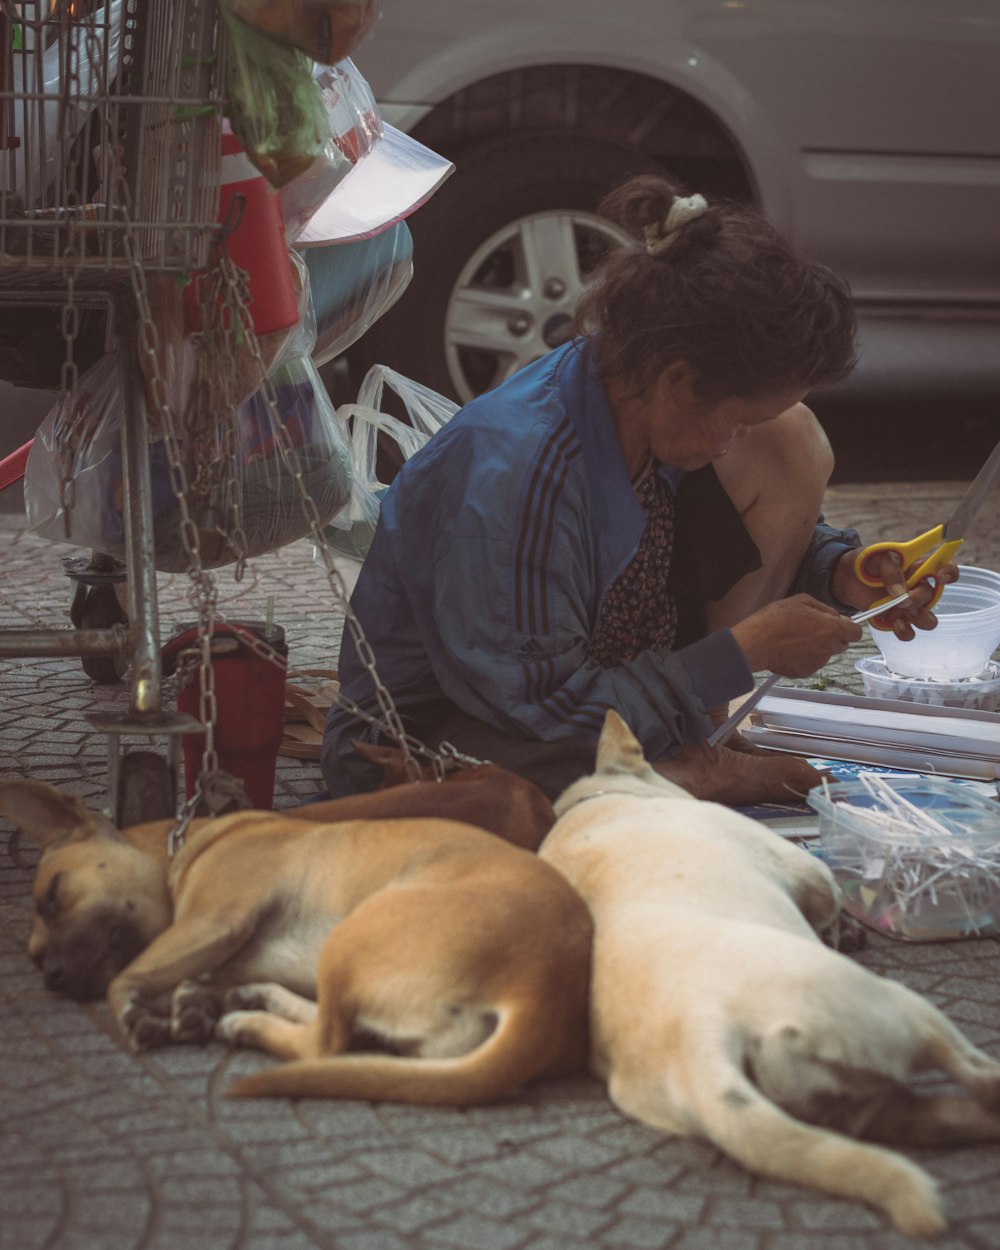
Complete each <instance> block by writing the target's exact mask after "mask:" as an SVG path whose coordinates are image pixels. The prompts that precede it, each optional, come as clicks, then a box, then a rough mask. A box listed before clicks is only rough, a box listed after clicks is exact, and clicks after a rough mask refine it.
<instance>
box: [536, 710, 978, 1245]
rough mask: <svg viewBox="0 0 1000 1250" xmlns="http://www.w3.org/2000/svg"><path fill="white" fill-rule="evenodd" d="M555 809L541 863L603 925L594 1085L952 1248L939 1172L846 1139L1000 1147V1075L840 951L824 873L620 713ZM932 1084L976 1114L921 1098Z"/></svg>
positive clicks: (646, 1116)
mask: <svg viewBox="0 0 1000 1250" xmlns="http://www.w3.org/2000/svg"><path fill="white" fill-rule="evenodd" d="M555 808H556V813H557V815H558V816H559V819H558V820H557V822H556V825H555V827H554V828H553V830H552V832H551V833H550V834H549V836H548V838H547V839H546V840H545V842H544V843H543V845H542V848H541V851H540V854H541V856H542V857H543V858H544V859H546V860H548V862H549V863H551V864H554V865H555V866H556V867H557V868H558V869H559V870H560V871H561V872H563V873H564V874H565V875H566V876H567V877H568V878H569V880H570V881H571V882H572V883H573V884H574V885H575V886H576V887H577V889H578V890H579V891H580V893H581V894H582V895H583V896H584V898H585V899H586V900H587V903H588V904H589V905H590V908H591V910H592V912H593V915H594V920H595V937H594V973H593V982H592V987H591V1036H592V1052H591V1066H592V1068H593V1069H594V1071H595V1072H596V1073H597V1074H598V1075H599V1076H601V1077H604V1078H606V1079H607V1081H608V1087H609V1093H610V1095H611V1098H612V1100H613V1101H614V1102H615V1103H616V1104H617V1105H618V1106H619V1107H620V1108H621V1109H622V1110H623V1111H624V1112H626V1113H627V1114H629V1115H633V1116H635V1117H636V1118H637V1119H640V1120H643V1121H645V1122H646V1123H647V1124H651V1125H653V1126H655V1127H656V1128H660V1129H663V1130H664V1131H666V1132H668V1133H676V1134H682V1135H685V1136H688V1135H697V1136H701V1137H705V1138H708V1139H709V1140H710V1141H711V1142H713V1143H714V1144H715V1145H716V1146H718V1147H719V1148H720V1149H722V1150H724V1151H726V1152H727V1153H728V1154H730V1155H731V1156H732V1157H733V1158H734V1159H736V1160H738V1161H739V1162H740V1163H742V1164H743V1165H744V1166H745V1167H747V1168H750V1169H751V1170H753V1171H755V1172H760V1173H762V1174H764V1175H766V1176H773V1177H778V1178H780V1179H782V1180H789V1181H797V1182H799V1183H800V1184H803V1185H812V1186H815V1187H816V1188H817V1189H822V1190H827V1191H829V1192H831V1193H835V1194H841V1195H844V1196H847V1197H852V1198H858V1199H862V1200H865V1201H867V1202H870V1203H872V1204H874V1205H875V1206H878V1207H882V1208H883V1209H884V1210H885V1211H887V1212H888V1214H889V1215H890V1216H891V1218H892V1219H893V1221H894V1222H895V1224H896V1226H897V1227H898V1228H899V1229H900V1230H902V1231H903V1232H906V1233H910V1234H912V1235H929V1234H932V1233H936V1232H938V1231H940V1230H941V1229H942V1228H943V1227H944V1220H943V1218H942V1215H941V1208H940V1205H939V1201H938V1197H937V1192H936V1188H935V1185H934V1182H933V1181H932V1180H931V1178H930V1177H929V1176H928V1175H927V1174H926V1173H925V1172H924V1171H922V1170H921V1169H920V1168H918V1167H916V1166H915V1165H914V1164H912V1163H910V1162H909V1161H908V1160H906V1159H904V1158H903V1157H902V1156H901V1155H898V1154H895V1153H893V1152H892V1151H889V1150H885V1149H883V1148H881V1147H877V1146H870V1145H863V1144H860V1143H859V1142H857V1141H854V1140H851V1137H850V1136H844V1135H842V1134H850V1135H855V1134H857V1135H861V1134H864V1135H865V1136H870V1137H873V1138H877V1139H882V1140H887V1141H893V1142H897V1143H901V1144H908V1145H931V1144H942V1143H950V1142H969V1141H980V1140H989V1139H995V1138H1000V1117H998V1116H997V1115H995V1114H992V1112H993V1111H994V1110H995V1109H998V1108H1000V1063H997V1062H995V1061H994V1060H993V1059H991V1058H990V1057H989V1056H988V1055H986V1054H984V1053H983V1052H982V1051H980V1050H977V1049H976V1047H974V1046H973V1045H972V1044H971V1043H970V1042H969V1041H968V1040H967V1039H966V1038H964V1037H963V1036H962V1034H961V1033H959V1031H958V1030H957V1029H956V1028H955V1027H954V1026H953V1025H952V1024H951V1023H950V1022H949V1021H948V1020H947V1019H946V1018H945V1016H944V1015H942V1014H941V1012H940V1011H938V1010H937V1009H936V1008H935V1007H932V1006H931V1005H930V1003H928V1002H927V1001H926V1000H925V999H923V998H921V997H920V996H919V995H917V994H915V993H913V992H912V991H911V990H908V989H906V988H904V987H903V986H902V985H899V984H897V983H895V982H893V981H889V980H885V979H883V978H880V977H877V976H875V975H874V974H873V973H870V972H868V971H866V970H865V969H864V968H861V967H860V966H858V965H857V964H854V963H852V962H851V961H850V960H849V959H847V958H845V957H844V956H843V955H838V954H836V953H835V952H834V951H832V950H830V949H828V948H827V947H825V946H824V945H823V944H822V942H821V941H820V940H819V938H818V937H817V933H818V932H820V931H822V930H824V929H826V928H828V927H829V926H832V925H834V924H835V923H836V917H837V912H838V905H839V898H838V890H837V887H836V885H835V883H834V880H833V877H832V876H831V874H830V872H829V870H828V869H827V868H826V867H825V865H823V864H822V863H821V862H820V861H819V860H817V859H815V858H814V857H813V856H811V855H809V854H808V853H807V852H806V851H804V850H802V849H800V848H799V847H796V846H795V845H793V844H791V843H788V842H786V841H784V840H783V839H782V838H780V837H778V836H777V835H776V834H774V833H773V832H771V831H770V830H769V829H767V828H765V827H763V826H761V825H759V824H758V823H757V822H756V821H753V820H750V819H748V818H746V817H744V816H741V815H739V814H738V813H736V812H733V811H731V810H730V809H728V808H724V807H720V806H719V805H717V804H715V803H704V802H700V801H698V800H697V799H693V798H692V797H691V796H690V795H689V794H687V792H686V791H684V790H681V789H680V788H679V787H677V786H675V785H674V784H673V783H671V782H669V781H666V780H665V779H664V778H663V777H660V776H659V775H658V774H657V773H656V772H655V771H654V770H653V769H652V768H651V767H650V766H649V765H648V764H647V763H646V761H645V759H644V758H643V755H642V750H641V748H640V746H639V744H638V743H637V742H636V740H635V738H634V737H633V736H632V734H631V733H630V732H629V730H628V728H627V727H626V725H625V724H624V722H623V721H622V720H621V719H620V717H618V716H617V715H616V714H615V713H613V712H609V713H608V716H607V719H606V721H605V726H604V732H603V734H602V737H601V741H600V745H599V748H598V754H597V771H596V773H595V774H594V775H593V776H592V777H589V778H584V779H583V780H581V781H578V782H576V783H575V784H574V785H572V786H571V787H570V788H569V789H568V790H567V791H566V792H565V793H564V794H563V795H561V796H560V798H559V799H558V800H557V801H556V804H555ZM929 1068H943V1069H944V1071H945V1072H947V1073H948V1074H949V1075H951V1076H952V1077H954V1078H955V1080H957V1081H958V1082H959V1083H960V1084H961V1085H963V1086H964V1087H965V1089H966V1090H967V1091H968V1092H969V1094H971V1096H972V1098H971V1099H969V1098H962V1097H929V1096H928V1097H920V1096H918V1095H917V1094H915V1093H913V1092H911V1091H909V1090H908V1089H907V1088H906V1087H905V1086H904V1084H903V1083H904V1082H905V1081H906V1080H907V1078H908V1077H910V1075H911V1074H912V1073H914V1072H919V1071H922V1070H925V1069H929ZM979 1104H982V1106H980V1105H979ZM984 1108H989V1110H985V1109H984Z"/></svg>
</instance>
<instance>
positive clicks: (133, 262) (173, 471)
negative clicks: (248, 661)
mask: <svg viewBox="0 0 1000 1250" xmlns="http://www.w3.org/2000/svg"><path fill="white" fill-rule="evenodd" d="M87 31H88V38H89V39H91V40H92V42H91V44H90V53H91V60H92V62H93V63H94V64H98V65H99V64H100V56H99V49H98V48H97V47H96V46H95V45H96V36H95V35H94V32H93V31H92V29H91V27H90V25H89V24H88V27H87ZM100 121H101V124H102V126H103V128H104V131H105V134H104V136H103V137H104V142H105V145H106V148H107V151H106V155H107V157H108V164H109V167H110V175H111V180H112V183H113V189H114V193H115V199H116V201H117V204H118V206H119V212H120V220H121V223H122V232H121V238H122V247H123V250H124V253H125V259H126V263H127V267H128V273H129V278H130V282H131V287H132V293H133V296H134V297H135V303H136V308H137V311H138V323H139V331H138V333H139V364H140V366H141V367H142V372H143V376H144V377H145V380H146V390H147V395H148V397H149V399H150V401H151V406H152V409H153V412H154V415H155V417H156V418H158V421H159V425H160V429H161V430H162V433H163V436H164V446H165V448H166V452H167V467H168V474H169V480H170V486H171V490H172V492H173V494H174V497H175V499H176V501H177V506H178V510H179V513H180V525H179V537H180V541H181V545H182V547H183V549H184V552H185V555H186V557H187V563H188V567H187V575H188V578H189V580H190V583H191V586H190V590H189V593H188V601H189V602H190V603H191V605H192V607H193V608H194V610H195V613H196V618H197V638H198V641H197V646H196V650H197V654H198V664H197V670H198V677H199V682H200V686H199V700H198V717H199V720H200V721H201V723H202V725H203V726H204V730H205V745H204V750H203V752H202V759H201V771H200V773H199V776H198V779H197V782H196V784H195V786H194V787H193V792H192V794H191V797H190V798H189V799H187V800H186V802H184V803H183V804H181V806H180V809H179V811H178V815H177V821H176V823H175V825H174V828H173V829H172V830H171V832H170V836H169V839H168V851H169V853H170V854H171V855H172V854H173V853H174V852H175V851H176V850H177V848H178V847H179V846H180V845H181V843H182V841H183V836H184V830H185V829H186V828H187V825H188V824H189V823H190V821H191V819H192V817H193V815H194V813H195V811H196V809H197V807H198V804H199V803H200V802H201V800H202V798H203V797H204V796H205V791H206V789H207V788H208V786H209V782H210V781H211V779H212V778H213V777H215V776H217V775H218V774H219V757H218V752H217V751H216V749H215V723H216V719H217V713H218V704H217V701H216V695H215V670H214V667H213V665H212V654H211V643H212V636H213V633H214V624H215V620H216V616H217V603H218V589H217V586H216V582H215V579H214V578H213V577H212V576H211V574H210V573H209V572H208V570H207V569H206V568H205V567H204V563H203V561H202V557H201V541H200V534H199V530H198V526H197V525H196V523H195V521H194V519H193V517H192V515H191V510H190V508H189V506H188V494H189V491H188V481H187V474H186V471H185V466H184V459H183V446H182V442H181V437H180V435H179V433H178V430H177V423H176V421H175V419H174V413H173V409H172V406H171V403H170V399H169V395H168V392H167V385H166V381H165V379H164V377H163V373H162V370H161V368H160V360H161V350H162V349H161V343H160V336H159V333H158V330H157V327H156V323H155V319H154V316H153V311H152V301H151V299H150V293H149V287H148V284H147V282H146V273H145V269H144V267H143V264H142V259H141V257H140V256H139V254H138V247H137V239H136V230H135V227H134V224H133V221H132V205H131V195H130V191H129V187H128V180H127V178H126V177H125V170H124V167H123V164H122V160H121V153H120V150H119V147H118V143H117V136H116V135H115V134H114V131H113V128H112V125H111V119H110V117H109V116H107V114H106V112H105V113H103V114H102V116H101V118H100ZM208 228H209V227H206V229H208ZM161 280H162V282H163V283H164V287H163V290H164V293H165V298H164V306H165V307H167V308H168V310H169V306H170V295H171V293H172V288H173V287H174V281H175V280H174V278H173V277H172V276H169V275H167V276H166V277H164V278H163V279H161ZM208 286H210V283H208V282H206V287H208ZM199 346H201V345H199V344H196V345H195V350H196V352H197V351H198V348H199ZM199 354H200V353H199ZM188 671H190V669H188ZM244 798H245V795H244ZM244 806H249V801H246V802H245V803H244Z"/></svg>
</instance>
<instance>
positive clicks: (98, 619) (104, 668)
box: [70, 582, 128, 686]
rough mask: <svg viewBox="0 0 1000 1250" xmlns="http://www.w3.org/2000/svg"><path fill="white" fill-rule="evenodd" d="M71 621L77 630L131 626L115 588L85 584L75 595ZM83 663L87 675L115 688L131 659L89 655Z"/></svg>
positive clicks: (83, 659) (126, 670)
mask: <svg viewBox="0 0 1000 1250" xmlns="http://www.w3.org/2000/svg"><path fill="white" fill-rule="evenodd" d="M81 592H82V593H81ZM70 619H71V620H72V621H73V624H74V625H75V626H76V627H77V629H110V628H111V626H112V625H127V624H128V617H127V616H126V615H125V612H124V611H123V609H122V606H121V604H120V603H119V602H118V596H117V595H116V594H115V588H114V586H111V585H96V586H84V585H83V583H82V582H81V583H80V584H79V585H78V586H77V588H76V594H75V595H74V596H73V606H72V608H71V609H70ZM81 663H82V664H83V671H84V672H85V673H86V674H87V676H88V677H90V678H91V679H92V680H93V681H96V682H97V683H98V685H100V686H113V685H114V684H115V683H116V682H119V681H121V679H122V678H123V677H124V676H125V674H126V673H127V672H128V660H127V659H125V657H124V656H120V655H85V656H83V657H82V658H81Z"/></svg>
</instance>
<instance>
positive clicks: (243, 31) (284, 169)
mask: <svg viewBox="0 0 1000 1250" xmlns="http://www.w3.org/2000/svg"><path fill="white" fill-rule="evenodd" d="M233 3H234V0H220V3H219V12H220V14H221V15H222V18H223V20H224V21H225V23H226V28H227V34H228V39H227V48H226V97H227V109H228V115H229V119H230V121H231V122H232V126H233V130H234V131H235V132H236V134H237V136H238V137H239V140H240V142H241V143H242V144H243V146H244V148H245V149H246V152H247V155H248V156H249V157H250V159H251V160H252V161H253V163H254V164H255V165H256V166H257V168H258V169H259V170H260V172H261V173H262V174H263V175H264V177H265V178H266V179H267V180H268V182H270V183H271V185H272V186H275V187H281V186H284V185H285V183H287V182H290V181H291V180H292V179H293V178H295V177H297V176H298V175H299V174H302V173H304V172H305V171H306V170H307V169H308V168H309V166H310V165H312V163H313V161H315V160H316V158H317V157H318V156H319V155H320V154H321V153H322V151H323V148H324V145H325V144H326V142H327V140H328V138H329V136H330V127H329V124H328V123H327V119H326V109H325V108H324V106H323V101H322V100H321V98H320V95H319V92H318V91H317V89H316V85H315V83H314V82H313V76H312V62H311V61H310V60H309V59H308V58H307V57H305V56H303V54H302V53H301V52H296V51H295V49H294V48H287V47H283V46H282V45H281V44H277V43H274V42H273V41H272V40H270V39H268V38H267V37H266V36H264V35H261V34H260V33H259V32H258V31H256V30H254V29H253V27H251V26H247V25H246V24H245V23H244V22H241V21H239V20H238V19H237V18H236V17H235V16H234V15H233Z"/></svg>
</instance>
